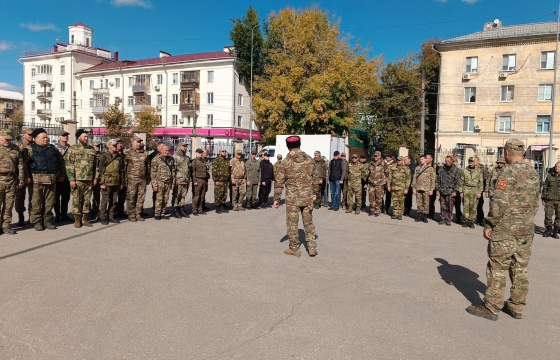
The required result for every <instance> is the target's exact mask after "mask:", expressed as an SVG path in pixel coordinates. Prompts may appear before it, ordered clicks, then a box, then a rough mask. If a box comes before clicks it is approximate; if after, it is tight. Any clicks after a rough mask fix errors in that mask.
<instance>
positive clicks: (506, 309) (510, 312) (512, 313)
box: [502, 301, 523, 320]
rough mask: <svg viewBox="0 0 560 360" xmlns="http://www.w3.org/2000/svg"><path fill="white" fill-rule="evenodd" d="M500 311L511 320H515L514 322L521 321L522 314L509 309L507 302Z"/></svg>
mask: <svg viewBox="0 0 560 360" xmlns="http://www.w3.org/2000/svg"><path fill="white" fill-rule="evenodd" d="M502 311H503V312H505V313H506V314H508V315H509V316H511V317H512V318H514V319H516V320H521V319H523V314H522V313H520V312H517V311H514V310H512V309H511V308H510V307H509V301H506V302H505V304H504V307H503V308H502Z"/></svg>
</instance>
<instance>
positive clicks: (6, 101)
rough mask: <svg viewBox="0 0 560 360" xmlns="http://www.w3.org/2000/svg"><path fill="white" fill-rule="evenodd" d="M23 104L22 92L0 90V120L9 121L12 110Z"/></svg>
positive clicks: (12, 113)
mask: <svg viewBox="0 0 560 360" xmlns="http://www.w3.org/2000/svg"><path fill="white" fill-rule="evenodd" d="M22 106H23V94H22V93H19V92H16V91H8V90H0V121H10V118H11V117H12V115H14V112H15V111H16V110H17V109H18V108H20V107H22Z"/></svg>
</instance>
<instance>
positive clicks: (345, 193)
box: [340, 159, 350, 207]
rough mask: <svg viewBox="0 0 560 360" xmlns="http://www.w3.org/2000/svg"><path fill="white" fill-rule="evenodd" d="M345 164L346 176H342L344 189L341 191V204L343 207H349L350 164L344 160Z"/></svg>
mask: <svg viewBox="0 0 560 360" xmlns="http://www.w3.org/2000/svg"><path fill="white" fill-rule="evenodd" d="M344 163H345V164H346V174H342V176H343V177H344V181H343V182H342V188H341V189H340V196H341V199H340V203H341V204H342V206H344V207H346V206H347V205H348V170H349V169H348V166H349V165H350V163H349V162H348V160H346V159H344Z"/></svg>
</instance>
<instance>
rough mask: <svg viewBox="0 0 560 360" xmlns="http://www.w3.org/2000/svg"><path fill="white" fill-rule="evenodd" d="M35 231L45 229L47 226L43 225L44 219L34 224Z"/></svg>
mask: <svg viewBox="0 0 560 360" xmlns="http://www.w3.org/2000/svg"><path fill="white" fill-rule="evenodd" d="M34 227H35V231H43V230H45V226H43V220H39V221H37V222H36V223H35V225H34Z"/></svg>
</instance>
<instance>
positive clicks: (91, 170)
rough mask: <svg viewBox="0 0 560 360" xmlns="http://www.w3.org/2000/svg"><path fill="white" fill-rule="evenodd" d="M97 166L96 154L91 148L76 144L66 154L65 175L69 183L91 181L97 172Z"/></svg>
mask: <svg viewBox="0 0 560 360" xmlns="http://www.w3.org/2000/svg"><path fill="white" fill-rule="evenodd" d="M59 151H60V149H59ZM97 164H98V162H97V153H96V152H95V149H94V148H93V146H90V145H86V146H83V145H82V144H80V143H78V144H76V145H72V146H70V148H69V149H68V151H67V152H66V174H67V175H68V179H69V180H71V181H75V180H83V181H92V180H93V179H95V177H96V176H97V172H98V171H99V169H98V167H97Z"/></svg>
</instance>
